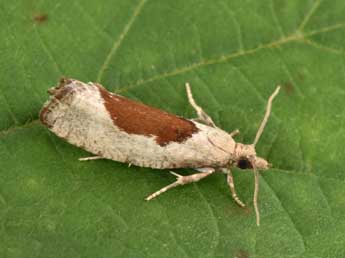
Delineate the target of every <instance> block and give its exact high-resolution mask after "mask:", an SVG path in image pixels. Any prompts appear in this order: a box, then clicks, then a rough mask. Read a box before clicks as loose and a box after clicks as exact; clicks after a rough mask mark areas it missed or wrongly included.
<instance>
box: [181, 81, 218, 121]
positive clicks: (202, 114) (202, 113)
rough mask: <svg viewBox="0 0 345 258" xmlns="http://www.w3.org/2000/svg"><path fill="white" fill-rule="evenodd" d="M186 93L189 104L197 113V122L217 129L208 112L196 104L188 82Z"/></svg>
mask: <svg viewBox="0 0 345 258" xmlns="http://www.w3.org/2000/svg"><path fill="white" fill-rule="evenodd" d="M186 91H187V96H188V101H189V104H190V105H191V106H192V107H193V108H194V109H195V111H196V113H197V114H198V118H197V120H199V121H201V122H202V123H205V124H206V125H209V126H212V127H217V126H216V125H215V123H214V122H213V120H212V118H211V117H210V116H209V115H208V114H206V112H205V111H204V110H203V109H202V108H201V107H200V106H199V105H198V104H196V102H195V100H194V98H193V94H192V90H191V88H190V85H189V83H188V82H186Z"/></svg>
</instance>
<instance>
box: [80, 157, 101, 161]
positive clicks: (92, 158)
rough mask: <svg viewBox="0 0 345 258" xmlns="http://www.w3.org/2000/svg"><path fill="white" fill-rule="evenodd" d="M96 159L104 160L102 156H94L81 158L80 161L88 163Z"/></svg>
mask: <svg viewBox="0 0 345 258" xmlns="http://www.w3.org/2000/svg"><path fill="white" fill-rule="evenodd" d="M96 159H104V158H103V157H101V156H92V157H86V158H79V159H78V160H79V161H87V160H96Z"/></svg>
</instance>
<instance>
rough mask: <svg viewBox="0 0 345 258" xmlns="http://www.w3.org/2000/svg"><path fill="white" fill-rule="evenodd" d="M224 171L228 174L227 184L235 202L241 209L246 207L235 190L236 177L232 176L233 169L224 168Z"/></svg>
mask: <svg viewBox="0 0 345 258" xmlns="http://www.w3.org/2000/svg"><path fill="white" fill-rule="evenodd" d="M223 171H224V172H225V173H226V174H227V182H228V185H229V188H230V192H231V196H232V198H233V199H234V201H235V202H236V203H237V204H238V205H239V206H241V207H245V206H246V205H245V204H244V203H243V202H242V201H241V200H240V198H238V196H237V194H236V190H235V184H234V177H233V176H232V172H231V169H229V168H224V169H223Z"/></svg>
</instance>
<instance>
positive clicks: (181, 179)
mask: <svg viewBox="0 0 345 258" xmlns="http://www.w3.org/2000/svg"><path fill="white" fill-rule="evenodd" d="M203 169H204V170H203V171H205V172H203V173H196V174H192V175H188V176H182V175H179V174H177V173H175V172H172V171H170V173H171V174H173V175H175V176H176V177H177V180H176V181H175V182H174V183H172V184H170V185H167V186H166V187H163V188H162V189H160V190H158V191H157V192H154V193H153V194H151V195H149V196H148V197H146V198H145V200H146V201H149V200H152V199H153V198H155V197H157V196H158V195H160V194H162V193H164V192H166V191H168V190H169V189H171V188H174V187H176V186H179V185H186V184H190V183H194V182H198V181H199V180H201V179H203V178H205V177H208V176H209V175H212V174H213V173H214V172H215V169H214V168H203ZM206 169H207V170H206Z"/></svg>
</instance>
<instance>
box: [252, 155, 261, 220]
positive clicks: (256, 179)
mask: <svg viewBox="0 0 345 258" xmlns="http://www.w3.org/2000/svg"><path fill="white" fill-rule="evenodd" d="M252 166H253V171H254V196H253V204H254V209H255V215H256V225H257V226H260V211H259V205H258V197H259V177H260V174H259V171H258V170H257V169H256V166H255V161H254V162H252Z"/></svg>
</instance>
